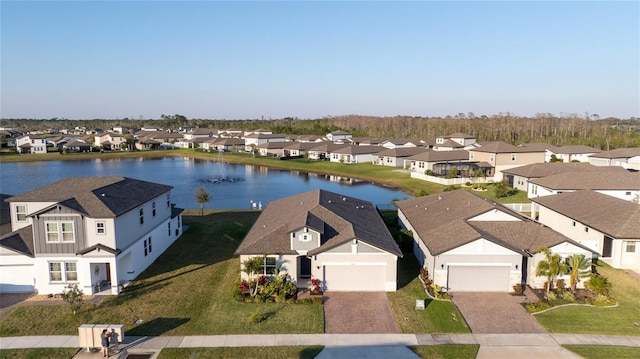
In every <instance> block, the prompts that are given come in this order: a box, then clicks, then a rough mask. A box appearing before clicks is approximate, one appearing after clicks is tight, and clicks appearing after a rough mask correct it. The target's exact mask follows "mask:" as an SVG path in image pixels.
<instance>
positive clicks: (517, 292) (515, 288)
mask: <svg viewBox="0 0 640 359" xmlns="http://www.w3.org/2000/svg"><path fill="white" fill-rule="evenodd" d="M513 291H514V292H515V295H522V294H523V293H524V287H523V286H522V284H516V285H514V286H513Z"/></svg>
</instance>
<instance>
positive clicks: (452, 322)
mask: <svg viewBox="0 0 640 359" xmlns="http://www.w3.org/2000/svg"><path fill="white" fill-rule="evenodd" d="M419 270H420V266H419V264H418V261H417V260H416V258H415V257H414V256H413V254H412V253H405V254H404V257H403V258H398V290H397V291H396V292H387V298H388V299H389V304H390V305H391V309H392V311H393V314H394V316H395V318H396V322H398V325H399V326H400V330H402V332H403V333H470V331H469V327H468V326H467V324H466V322H465V321H464V318H463V317H462V314H460V311H458V308H457V307H456V306H455V305H454V304H453V302H450V301H442V300H433V299H431V298H429V296H427V294H426V293H425V292H424V288H423V287H422V283H421V282H420V280H419V279H418V273H419ZM416 300H424V302H425V309H424V310H419V309H415V305H416Z"/></svg>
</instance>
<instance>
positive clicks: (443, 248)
mask: <svg viewBox="0 0 640 359" xmlns="http://www.w3.org/2000/svg"><path fill="white" fill-rule="evenodd" d="M397 204H398V218H399V224H400V225H401V226H402V227H403V228H406V229H407V230H409V231H411V233H412V235H413V239H414V246H413V253H414V255H415V256H416V258H417V259H418V262H419V263H420V265H421V266H422V267H423V268H424V269H425V270H426V271H427V272H428V276H429V279H430V280H432V281H433V282H434V283H435V284H436V285H439V286H442V287H443V288H446V289H447V290H448V291H450V292H462V291H498V292H512V291H513V290H514V289H513V286H514V285H517V284H523V285H525V284H528V285H530V286H532V287H534V288H541V287H543V285H544V282H545V281H546V279H545V278H541V277H536V276H535V268H536V266H537V264H538V263H539V261H540V260H542V259H543V256H542V254H540V253H538V249H539V248H541V247H547V248H549V249H550V250H551V252H553V253H557V254H560V255H561V256H562V257H567V256H569V255H571V254H584V255H585V256H587V257H588V258H591V257H592V256H593V255H594V253H593V251H592V250H591V249H589V248H588V247H586V246H584V245H582V244H580V243H578V242H575V241H573V240H572V239H570V238H567V237H565V236H563V235H562V234H560V233H558V232H555V231H553V230H552V229H550V228H548V227H544V226H541V225H540V224H538V223H535V222H533V221H532V220H531V219H529V218H527V217H524V216H522V215H520V214H518V213H516V212H513V211H511V210H509V209H507V208H506V207H504V206H502V205H500V204H497V203H494V202H492V201H489V200H488V199H485V198H482V197H479V196H477V195H475V194H472V193H470V192H468V191H465V190H462V189H461V190H456V191H451V192H444V193H440V194H435V195H430V196H424V197H416V198H412V199H407V200H403V201H399V202H397ZM561 278H562V277H561ZM565 280H567V281H568V278H567V277H565Z"/></svg>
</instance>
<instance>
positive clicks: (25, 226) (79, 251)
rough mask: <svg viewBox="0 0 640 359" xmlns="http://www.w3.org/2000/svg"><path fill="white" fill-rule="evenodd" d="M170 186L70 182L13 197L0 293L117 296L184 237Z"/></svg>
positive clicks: (111, 180) (2, 243)
mask: <svg viewBox="0 0 640 359" xmlns="http://www.w3.org/2000/svg"><path fill="white" fill-rule="evenodd" d="M171 188H172V187H171V186H166V185H162V184H158V183H152V182H146V181H140V180H136V179H132V178H126V177H70V178H66V179H63V180H60V181H58V182H55V183H52V184H49V185H46V186H44V187H40V188H38V189H35V190H33V191H30V192H26V193H23V194H20V195H17V196H13V197H10V198H8V199H6V201H7V202H8V203H9V205H10V216H11V230H12V232H11V233H8V234H5V235H3V236H1V237H0V262H1V263H2V266H0V292H38V293H40V294H55V293H61V292H62V291H63V290H64V288H65V287H66V286H67V285H69V284H72V283H76V284H77V285H78V286H79V288H80V289H82V291H83V292H84V293H85V294H93V293H103V294H118V293H119V291H120V285H121V284H122V285H124V284H126V283H128V282H129V281H131V280H132V279H134V278H136V277H137V276H138V275H139V274H140V273H142V271H144V270H145V269H146V268H147V267H148V266H149V265H150V264H151V263H153V261H155V260H156V258H158V256H159V255H160V254H162V252H164V251H165V250H166V249H167V248H168V247H169V245H171V244H172V243H173V242H174V241H175V240H176V239H177V238H178V237H179V236H180V235H181V234H182V214H181V213H182V210H181V209H177V208H175V207H174V206H173V205H172V204H171Z"/></svg>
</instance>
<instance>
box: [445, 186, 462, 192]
mask: <svg viewBox="0 0 640 359" xmlns="http://www.w3.org/2000/svg"><path fill="white" fill-rule="evenodd" d="M457 189H460V186H456V185H449V186H447V187H445V188H444V192H450V191H455V190H457Z"/></svg>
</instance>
